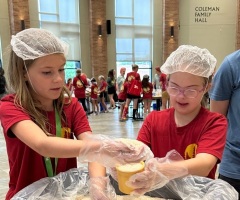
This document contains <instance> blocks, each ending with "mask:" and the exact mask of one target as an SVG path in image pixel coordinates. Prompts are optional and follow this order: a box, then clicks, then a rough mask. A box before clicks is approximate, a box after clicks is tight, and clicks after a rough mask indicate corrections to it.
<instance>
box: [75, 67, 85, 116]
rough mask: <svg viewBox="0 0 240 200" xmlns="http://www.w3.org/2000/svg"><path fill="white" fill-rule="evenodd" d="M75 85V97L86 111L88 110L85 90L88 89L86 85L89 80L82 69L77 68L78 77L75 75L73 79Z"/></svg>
mask: <svg viewBox="0 0 240 200" xmlns="http://www.w3.org/2000/svg"><path fill="white" fill-rule="evenodd" d="M73 86H74V95H75V97H76V98H77V99H78V101H79V102H80V103H81V104H82V106H83V109H84V110H85V112H87V106H86V94H85V90H86V87H87V86H88V82H87V77H86V76H85V75H84V74H82V71H81V69H77V70H76V77H74V79H73Z"/></svg>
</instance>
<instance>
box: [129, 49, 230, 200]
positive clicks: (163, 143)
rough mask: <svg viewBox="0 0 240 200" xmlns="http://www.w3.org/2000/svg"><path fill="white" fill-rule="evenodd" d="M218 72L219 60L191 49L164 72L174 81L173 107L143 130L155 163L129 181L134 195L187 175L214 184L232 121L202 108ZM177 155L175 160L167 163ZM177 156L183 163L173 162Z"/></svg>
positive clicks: (170, 86)
mask: <svg viewBox="0 0 240 200" xmlns="http://www.w3.org/2000/svg"><path fill="white" fill-rule="evenodd" d="M215 66H216V58H215V57H214V56H213V55H211V54H210V52H209V51H208V50H207V49H201V48H198V47H196V46H191V45H182V46H180V47H179V48H178V49H177V50H176V51H174V52H173V53H171V54H170V56H169V57H168V58H167V60H166V62H165V63H164V64H163V65H162V67H161V71H162V72H163V73H165V74H167V75H168V76H169V80H168V82H167V91H168V94H169V95H170V101H171V106H172V107H171V108H169V109H165V110H163V111H152V112H151V113H150V114H149V115H148V116H147V117H146V119H145V120H144V122H143V125H142V127H141V128H140V130H139V133H138V136H137V139H138V140H139V141H142V142H143V143H145V144H146V145H148V146H149V147H150V149H151V150H152V152H153V154H154V156H155V158H152V159H150V160H148V161H147V162H146V163H145V171H143V172H140V173H138V174H136V175H133V176H132V177H130V180H129V182H128V186H131V187H133V188H135V189H134V193H135V194H138V195H140V194H143V193H145V192H148V191H152V190H154V189H157V188H160V187H163V186H164V185H165V184H166V183H168V181H170V180H172V179H175V178H180V177H184V176H187V175H196V176H203V177H209V178H212V179H214V178H215V173H216V168H217V164H218V163H219V162H220V161H221V158H222V154H223V149H224V145H225V142H226V131H227V119H226V118H225V116H223V115H222V114H219V113H213V112H210V111H209V110H207V109H206V108H205V107H204V106H203V103H202V100H203V99H204V98H203V96H204V94H205V93H206V92H208V90H209V89H210V87H211V80H212V76H213V73H214V70H215ZM173 150H175V153H174V154H172V157H171V159H172V160H171V159H170V161H168V162H165V163H164V160H165V161H166V158H165V156H166V155H167V154H168V153H169V152H171V151H173ZM177 153H178V154H179V155H181V157H182V159H178V160H177V161H176V160H175V161H174V157H177ZM146 180H147V181H146Z"/></svg>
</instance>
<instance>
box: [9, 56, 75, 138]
mask: <svg viewBox="0 0 240 200" xmlns="http://www.w3.org/2000/svg"><path fill="white" fill-rule="evenodd" d="M33 62H34V60H26V61H25V64H26V68H27V69H28V68H29V67H31V65H32V64H33ZM26 73H27V72H26V69H25V66H24V61H23V59H22V58H20V57H18V56H17V55H16V54H15V53H14V52H13V51H11V54H10V60H9V65H8V68H7V82H8V86H9V89H10V92H11V93H15V94H16V95H15V98H14V104H15V105H16V106H17V107H19V108H21V109H22V110H23V111H24V112H25V113H27V114H29V116H30V117H31V119H32V120H33V121H34V122H35V123H36V124H37V125H38V126H39V127H40V128H41V129H42V130H43V131H44V132H45V133H46V134H47V135H49V134H48V132H49V131H48V130H47V125H49V122H48V118H47V117H46V115H45V113H44V111H43V109H42V104H41V102H40V101H38V100H37V99H36V98H35V97H34V95H32V88H31V86H30V84H29V83H28V82H27V81H26V80H25V77H24V75H25V74H26ZM64 94H66V95H67V96H68V98H69V99H70V100H69V102H68V103H70V101H71V95H70V93H69V91H68V89H67V88H66V86H63V89H62V92H61V94H60V96H59V98H58V99H56V100H54V105H55V107H56V110H57V112H58V113H59V115H60V116H61V118H62V119H63V120H64V121H66V119H65V116H64V113H63V105H64V101H65V100H64V98H65V97H64Z"/></svg>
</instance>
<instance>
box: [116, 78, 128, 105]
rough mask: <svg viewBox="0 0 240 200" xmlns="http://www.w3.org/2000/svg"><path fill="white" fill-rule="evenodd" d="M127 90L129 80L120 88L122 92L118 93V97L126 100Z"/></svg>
mask: <svg viewBox="0 0 240 200" xmlns="http://www.w3.org/2000/svg"><path fill="white" fill-rule="evenodd" d="M127 90H128V82H125V83H124V84H122V86H121V88H120V92H119V94H118V99H119V100H123V101H125V100H126V99H127Z"/></svg>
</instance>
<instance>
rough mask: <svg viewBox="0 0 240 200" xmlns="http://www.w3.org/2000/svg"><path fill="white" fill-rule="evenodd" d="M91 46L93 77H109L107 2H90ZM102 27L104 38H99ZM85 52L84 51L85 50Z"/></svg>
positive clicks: (102, 0) (99, 0)
mask: <svg viewBox="0 0 240 200" xmlns="http://www.w3.org/2000/svg"><path fill="white" fill-rule="evenodd" d="M89 3H90V5H89V8H90V12H89V15H90V16H89V17H90V20H89V21H90V46H91V48H90V49H91V65H92V75H93V76H94V77H95V78H96V79H97V78H98V76H99V75H104V77H105V78H106V77H107V73H108V66H107V33H106V0H90V1H89ZM99 26H101V33H102V36H99ZM83 51H84V49H83Z"/></svg>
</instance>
